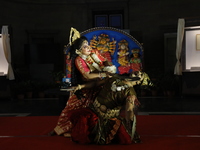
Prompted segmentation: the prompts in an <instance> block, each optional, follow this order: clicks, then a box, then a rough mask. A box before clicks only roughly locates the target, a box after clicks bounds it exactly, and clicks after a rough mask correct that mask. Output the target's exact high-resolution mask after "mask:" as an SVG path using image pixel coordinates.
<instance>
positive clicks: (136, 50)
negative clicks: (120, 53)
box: [132, 49, 140, 54]
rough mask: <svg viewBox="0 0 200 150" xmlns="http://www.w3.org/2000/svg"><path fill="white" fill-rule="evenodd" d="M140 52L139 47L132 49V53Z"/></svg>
mask: <svg viewBox="0 0 200 150" xmlns="http://www.w3.org/2000/svg"><path fill="white" fill-rule="evenodd" d="M139 52H140V50H139V49H132V53H133V54H134V53H139Z"/></svg>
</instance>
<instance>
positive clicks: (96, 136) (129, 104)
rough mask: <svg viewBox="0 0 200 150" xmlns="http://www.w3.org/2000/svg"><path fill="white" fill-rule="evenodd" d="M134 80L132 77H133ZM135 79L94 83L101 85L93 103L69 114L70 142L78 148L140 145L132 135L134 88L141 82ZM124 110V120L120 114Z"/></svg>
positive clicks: (136, 135)
mask: <svg viewBox="0 0 200 150" xmlns="http://www.w3.org/2000/svg"><path fill="white" fill-rule="evenodd" d="M134 76H135V75H134ZM138 76H139V77H140V78H138V77H129V78H127V77H126V78H122V77H123V76H119V75H115V76H113V77H112V78H107V79H106V80H102V81H99V82H98V83H94V84H93V86H99V85H98V84H103V88H102V89H101V91H100V92H99V93H98V94H97V96H96V98H95V101H94V102H93V104H91V105H90V107H88V108H82V109H79V110H74V111H71V112H70V113H69V119H70V120H71V122H72V133H71V137H72V140H73V141H74V142H76V143H80V144H89V143H95V144H110V143H118V144H131V143H133V142H135V143H138V142H140V138H139V135H138V134H137V132H136V117H135V114H134V109H135V107H136V106H138V105H139V101H138V99H137V97H136V92H135V90H134V87H133V86H134V85H136V84H140V82H141V81H142V80H143V77H142V75H141V74H138ZM91 86H92V85H91V84H90V85H88V84H86V85H81V88H89V87H90V88H91ZM123 106H125V116H124V115H121V114H120V112H121V110H122V109H123Z"/></svg>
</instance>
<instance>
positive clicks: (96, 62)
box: [50, 28, 116, 137]
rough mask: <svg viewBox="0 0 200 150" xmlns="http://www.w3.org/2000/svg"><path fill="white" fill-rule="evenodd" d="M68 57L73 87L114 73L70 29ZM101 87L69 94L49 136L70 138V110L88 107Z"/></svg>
mask: <svg viewBox="0 0 200 150" xmlns="http://www.w3.org/2000/svg"><path fill="white" fill-rule="evenodd" d="M70 39H72V41H71V40H70V43H71V47H70V55H71V71H72V72H71V82H72V85H73V86H77V85H78V84H84V83H87V82H90V81H98V80H104V79H105V78H106V77H107V73H106V72H111V73H115V72H116V67H115V66H107V64H108V63H107V60H106V59H105V58H104V57H103V56H101V55H100V54H99V53H98V52H95V51H92V50H91V47H90V46H89V45H88V41H87V38H86V37H84V36H82V37H80V34H79V32H78V31H77V30H76V29H74V28H71V32H70ZM100 88H101V86H99V87H96V88H95V89H82V90H79V91H77V92H76V93H73V92H70V97H69V99H68V101H67V104H66V107H65V108H64V109H63V110H62V112H61V114H60V116H59V119H58V122H57V125H56V127H55V128H54V131H53V132H51V133H50V134H51V135H54V134H57V135H64V136H65V137H70V133H71V126H72V124H71V121H70V120H69V119H68V113H69V112H70V111H72V110H77V109H80V108H85V107H88V106H89V104H90V103H92V102H93V100H94V98H95V96H96V94H97V93H98V91H99V90H100Z"/></svg>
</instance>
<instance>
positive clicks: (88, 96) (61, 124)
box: [54, 52, 106, 136]
mask: <svg viewBox="0 0 200 150" xmlns="http://www.w3.org/2000/svg"><path fill="white" fill-rule="evenodd" d="M93 53H95V52H93ZM95 54H97V55H98V53H95ZM98 58H99V60H101V61H105V60H106V59H105V58H104V57H102V56H100V55H98ZM75 65H76V67H77V68H78V70H79V71H80V72H81V74H82V76H83V80H86V79H85V78H84V74H85V73H90V72H95V71H96V69H95V68H94V67H92V66H91V65H90V63H89V62H86V61H85V60H84V59H82V58H81V57H80V56H78V57H77V58H76V60H75ZM86 81H87V80H86ZM99 88H101V87H99ZM98 91H99V89H98V88H96V89H87V90H86V89H85V90H82V93H84V98H82V99H81V100H80V99H78V97H77V96H76V95H75V94H72V95H70V97H69V99H68V101H67V104H66V106H65V108H64V109H63V110H62V112H61V114H60V116H59V119H58V122H57V125H56V127H55V128H54V131H55V132H56V134H57V135H64V136H68V135H69V133H71V128H72V123H71V121H70V120H69V116H68V113H69V112H70V111H72V110H78V109H81V108H86V107H88V106H89V104H90V103H92V102H93V100H94V99H95V96H96V94H97V92H98Z"/></svg>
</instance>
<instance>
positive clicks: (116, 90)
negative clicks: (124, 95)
mask: <svg viewBox="0 0 200 150" xmlns="http://www.w3.org/2000/svg"><path fill="white" fill-rule="evenodd" d="M129 87H130V86H129V85H127V84H125V85H120V86H119V85H116V81H114V82H113V83H112V86H111V90H112V91H113V92H118V91H122V90H125V89H126V88H129Z"/></svg>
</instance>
